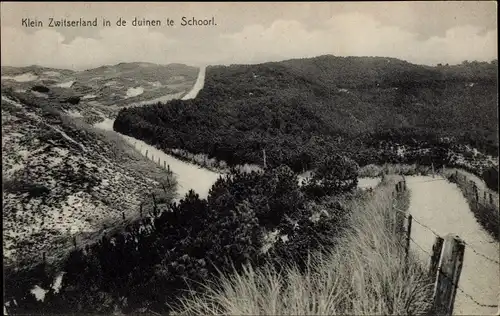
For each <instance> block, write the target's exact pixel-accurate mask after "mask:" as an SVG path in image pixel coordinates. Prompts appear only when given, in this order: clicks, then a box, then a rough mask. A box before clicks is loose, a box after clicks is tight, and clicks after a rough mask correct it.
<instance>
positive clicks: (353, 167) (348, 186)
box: [303, 154, 359, 198]
mask: <svg viewBox="0 0 500 316" xmlns="http://www.w3.org/2000/svg"><path fill="white" fill-rule="evenodd" d="M358 172H359V167H358V165H357V164H356V162H354V161H353V160H352V159H350V158H347V157H345V156H341V155H338V154H335V155H332V156H328V157H326V158H325V159H324V160H323V161H322V162H321V163H320V164H319V167H318V168H317V169H316V170H315V171H314V172H313V173H312V177H311V178H309V179H307V180H306V183H305V185H304V186H303V187H304V190H305V192H306V193H307V194H308V195H309V196H311V197H314V198H321V197H324V196H327V195H337V194H342V193H346V192H350V191H352V190H354V189H355V188H356V186H357V185H358Z"/></svg>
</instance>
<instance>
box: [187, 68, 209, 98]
mask: <svg viewBox="0 0 500 316" xmlns="http://www.w3.org/2000/svg"><path fill="white" fill-rule="evenodd" d="M205 70H206V67H205V66H203V67H200V72H199V73H198V78H196V82H195V83H194V86H193V89H191V91H189V93H188V94H186V95H185V96H184V97H183V98H182V100H189V99H194V98H196V96H197V95H198V92H200V90H201V89H203V86H204V85H205Z"/></svg>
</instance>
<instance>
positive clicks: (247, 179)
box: [5, 156, 357, 314]
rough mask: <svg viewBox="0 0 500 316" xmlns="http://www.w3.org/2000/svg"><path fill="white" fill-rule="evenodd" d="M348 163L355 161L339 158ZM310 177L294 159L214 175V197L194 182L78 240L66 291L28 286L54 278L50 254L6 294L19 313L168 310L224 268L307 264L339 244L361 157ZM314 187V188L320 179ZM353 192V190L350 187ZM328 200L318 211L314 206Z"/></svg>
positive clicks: (14, 275)
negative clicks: (108, 230) (95, 236)
mask: <svg viewBox="0 0 500 316" xmlns="http://www.w3.org/2000/svg"><path fill="white" fill-rule="evenodd" d="M336 163H342V164H343V165H344V166H346V167H347V168H346V169H345V170H342V171H340V170H338V169H335V168H330V166H334V165H336ZM324 164H325V165H324V166H322V170H323V171H325V172H326V173H327V174H328V176H326V177H322V176H321V174H313V176H312V177H313V179H314V180H313V181H312V183H311V184H309V185H308V186H303V187H301V186H299V184H298V180H297V176H296V174H295V173H294V172H293V171H292V170H291V169H290V168H289V167H287V166H280V167H278V168H274V169H268V170H266V171H265V172H262V173H257V172H252V173H233V174H231V175H228V176H226V177H221V178H219V180H218V181H217V182H216V183H215V184H214V185H213V187H212V188H211V190H210V192H209V196H208V197H207V199H200V198H199V197H198V195H197V194H195V193H194V192H193V191H191V192H189V193H188V194H187V195H186V196H185V197H184V199H182V200H181V201H180V202H179V203H177V204H176V203H174V204H171V205H170V207H169V208H168V209H167V210H164V211H159V210H157V209H156V208H155V211H153V212H152V214H153V216H152V217H148V218H143V219H142V220H141V221H140V222H137V223H134V224H131V225H130V226H128V227H127V229H126V232H124V233H119V234H115V235H113V236H105V237H103V238H102V240H100V241H99V242H98V243H95V244H93V245H87V246H85V247H83V249H79V248H75V250H74V251H72V252H71V254H70V255H69V257H68V258H67V260H66V261H65V262H64V263H63V265H62V267H61V270H63V271H65V272H66V274H65V275H64V278H63V284H62V289H61V290H60V292H59V293H55V292H54V290H52V289H50V291H49V292H48V293H47V294H46V296H45V301H44V302H43V303H42V302H38V301H36V300H35V299H34V297H33V295H30V294H28V292H29V290H31V288H33V286H34V284H38V285H40V286H41V287H43V288H45V289H49V288H50V284H51V280H52V279H51V278H50V277H49V272H48V269H49V268H48V267H47V266H46V265H44V264H41V265H39V266H37V267H36V268H35V269H32V270H31V271H28V272H27V271H17V272H14V271H10V270H9V271H6V272H5V299H6V300H10V299H12V298H14V297H15V298H16V300H17V303H18V307H13V308H12V309H11V311H10V313H15V314H17V313H27V312H28V313H31V312H33V311H35V310H36V311H37V312H39V313H50V314H52V313H57V314H67V313H75V312H77V313H81V312H85V313H101V314H102V313H105V314H109V313H112V312H113V311H114V310H115V308H118V309H119V310H121V311H122V312H125V313H132V312H133V313H137V312H140V311H143V312H146V313H149V312H148V311H151V310H153V311H155V312H158V313H165V312H168V310H169V306H167V305H166V304H165V302H168V303H169V304H175V302H176V298H178V297H179V296H180V295H184V294H187V293H189V290H200V289H201V288H200V285H201V284H202V283H203V282H206V281H208V280H211V279H213V277H215V276H217V275H218V273H219V272H229V271H232V269H233V267H234V268H236V269H237V270H240V271H241V269H242V266H243V265H244V264H245V263H252V264H253V265H254V266H259V265H262V264H265V263H269V262H271V263H274V264H276V265H277V266H279V264H280V263H283V261H284V260H286V261H285V262H288V263H289V262H290V261H289V260H295V262H297V263H298V265H299V266H301V267H302V268H305V266H306V262H307V254H308V252H309V251H312V250H315V249H319V248H320V247H329V246H330V247H331V246H334V245H335V238H332V235H333V236H335V235H337V236H338V233H339V232H340V231H341V230H342V228H343V226H344V223H345V222H346V221H345V216H346V214H347V212H348V210H347V209H345V208H344V207H343V206H342V204H341V203H340V202H338V200H337V199H336V198H335V196H340V195H343V196H344V197H346V196H347V198H348V197H349V196H352V195H349V192H351V191H352V190H353V185H352V184H353V183H354V186H355V183H356V182H357V179H356V175H357V166H356V165H355V164H354V163H353V162H352V161H349V160H348V159H345V158H343V157H340V156H334V157H331V158H326V159H325V160H324ZM312 187H314V188H315V189H314V190H310V189H306V188H312ZM346 194H347V195H346ZM322 209H328V210H329V211H328V214H326V215H325V216H322V218H321V220H319V221H312V220H311V219H310V218H311V216H312V215H313V214H316V213H319V211H320V210H322ZM275 229H280V230H281V234H287V235H288V241H281V240H279V241H277V242H276V243H275V244H274V247H271V248H270V250H268V251H267V252H262V251H261V249H262V247H263V245H264V239H263V235H264V233H265V232H271V231H273V230H275Z"/></svg>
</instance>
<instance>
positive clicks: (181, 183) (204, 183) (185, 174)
mask: <svg viewBox="0 0 500 316" xmlns="http://www.w3.org/2000/svg"><path fill="white" fill-rule="evenodd" d="M204 82H205V67H202V68H200V72H199V73H198V78H197V79H196V83H195V84H194V86H193V89H192V90H191V91H190V92H189V93H188V94H186V95H185V96H184V98H182V99H183V100H187V99H190V98H194V97H196V95H197V94H198V92H199V91H200V90H201V89H202V88H203V84H204ZM113 123H114V120H111V119H105V120H104V121H102V122H100V123H97V124H95V125H94V126H95V127H97V128H100V129H104V130H108V131H113ZM120 135H121V136H123V137H124V138H125V140H126V141H127V142H128V143H130V144H131V145H133V146H134V148H135V149H136V150H138V151H139V152H140V153H141V154H142V155H146V152H147V156H148V158H149V159H151V160H153V161H154V162H156V163H159V164H160V166H164V165H166V166H170V170H172V172H173V173H174V174H175V175H176V178H177V181H178V188H177V193H178V198H182V197H184V195H185V194H186V193H187V192H189V190H191V189H192V190H194V191H195V192H196V193H198V194H199V195H200V198H206V197H207V196H208V191H209V190H210V188H211V187H212V185H213V184H214V182H215V181H216V180H217V178H218V177H219V176H220V174H219V173H216V172H213V171H210V170H208V169H204V168H201V167H199V166H197V165H195V164H191V163H187V162H184V161H182V160H179V159H177V158H175V157H173V156H171V155H168V154H166V153H165V152H163V151H161V150H159V149H157V148H155V147H153V146H151V145H148V144H146V143H145V142H143V141H142V140H139V139H136V138H133V137H130V136H126V135H122V134H120ZM158 158H159V159H160V160H159V161H158Z"/></svg>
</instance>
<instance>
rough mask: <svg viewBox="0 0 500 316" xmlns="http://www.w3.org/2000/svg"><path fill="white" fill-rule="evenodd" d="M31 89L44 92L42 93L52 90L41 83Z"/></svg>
mask: <svg viewBox="0 0 500 316" xmlns="http://www.w3.org/2000/svg"><path fill="white" fill-rule="evenodd" d="M31 90H33V91H37V92H42V93H47V92H49V91H50V89H49V88H47V87H46V86H41V85H36V86H33V87H32V88H31Z"/></svg>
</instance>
